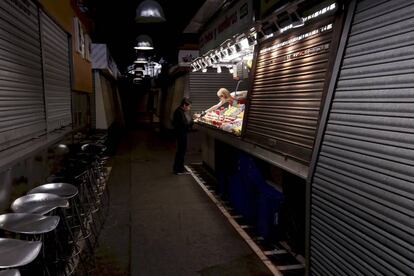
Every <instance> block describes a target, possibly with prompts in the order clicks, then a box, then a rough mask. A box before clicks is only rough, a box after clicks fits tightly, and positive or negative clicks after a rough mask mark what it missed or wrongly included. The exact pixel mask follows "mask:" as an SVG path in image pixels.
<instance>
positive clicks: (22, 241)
mask: <svg viewBox="0 0 414 276" xmlns="http://www.w3.org/2000/svg"><path fill="white" fill-rule="evenodd" d="M56 150H58V151H60V152H61V153H62V152H63V155H64V158H63V159H62V163H63V166H62V169H61V170H60V171H59V172H57V173H55V174H54V175H51V176H50V177H48V179H47V180H46V182H47V183H46V184H43V185H40V186H38V187H35V188H34V189H32V190H30V191H29V192H28V193H27V194H26V195H24V196H22V197H19V198H17V199H16V200H14V201H13V203H12V204H11V206H10V209H11V210H12V213H7V214H2V215H0V229H1V231H2V232H3V233H2V234H3V235H2V236H3V237H2V238H0V276H4V275H13V276H15V275H46V276H51V275H53V276H55V275H91V274H93V270H94V269H95V258H94V251H95V249H96V247H97V245H98V237H99V233H100V231H101V229H102V227H103V225H104V222H105V218H106V215H107V211H108V205H109V193H108V189H107V188H106V179H107V170H106V167H105V165H106V162H107V159H108V157H106V156H105V151H106V147H105V145H104V144H103V143H102V140H98V141H96V140H95V141H94V142H93V143H92V141H89V143H82V144H77V145H63V144H60V145H58V146H57V148H56Z"/></svg>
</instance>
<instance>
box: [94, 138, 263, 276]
mask: <svg viewBox="0 0 414 276" xmlns="http://www.w3.org/2000/svg"><path fill="white" fill-rule="evenodd" d="M173 155H174V144H173V143H171V141H168V140H166V139H160V137H159V135H158V134H156V133H153V132H150V131H135V132H131V133H129V134H128V135H127V137H126V138H125V139H124V141H123V142H122V143H121V144H120V145H119V148H118V151H117V154H116V155H115V156H114V157H113V159H112V165H113V169H112V174H111V177H110V182H109V188H110V193H111V207H110V211H109V217H108V218H107V222H106V225H105V228H104V230H103V232H102V234H101V239H100V247H99V248H98V267H99V269H98V271H96V275H114V276H116V275H134V276H135V275H136V276H146V275H148V276H150V275H151V276H163V275H177V276H186V275H237V276H243V275H255V276H257V275H270V274H269V273H268V271H267V269H266V268H265V266H264V265H263V264H262V263H261V262H260V261H259V259H258V258H257V257H256V255H255V254H254V253H253V252H252V251H251V250H250V248H249V247H248V246H247V245H246V244H245V243H244V241H243V240H242V239H241V238H240V237H239V236H238V234H237V233H236V232H235V231H234V230H233V228H232V227H231V226H230V224H229V223H228V222H227V220H226V219H225V218H224V216H223V215H222V214H221V213H220V211H219V210H218V209H217V208H216V206H214V205H213V204H212V203H211V202H210V200H209V199H208V197H207V196H206V195H205V194H204V193H203V191H202V190H201V188H199V186H198V185H197V184H196V182H195V181H194V179H193V178H192V177H191V176H190V175H180V176H176V175H173V174H172V173H171V166H172V160H173ZM188 159H192V160H197V159H199V153H195V152H193V153H191V152H190V155H189V156H188Z"/></svg>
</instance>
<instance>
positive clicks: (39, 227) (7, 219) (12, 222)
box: [0, 213, 60, 235]
mask: <svg viewBox="0 0 414 276" xmlns="http://www.w3.org/2000/svg"><path fill="white" fill-rule="evenodd" d="M59 220H60V218H59V216H43V215H39V214H31V213H7V214H2V215H0V229H3V230H6V231H9V232H12V233H17V234H26V235H41V234H45V233H48V232H51V231H53V230H55V229H56V227H57V226H58V224H59Z"/></svg>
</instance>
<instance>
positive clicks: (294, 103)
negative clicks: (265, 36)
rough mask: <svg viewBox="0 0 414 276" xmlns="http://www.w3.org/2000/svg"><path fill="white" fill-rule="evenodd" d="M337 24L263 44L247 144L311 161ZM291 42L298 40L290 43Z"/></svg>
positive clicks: (321, 25) (327, 21)
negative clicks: (334, 28)
mask: <svg viewBox="0 0 414 276" xmlns="http://www.w3.org/2000/svg"><path fill="white" fill-rule="evenodd" d="M332 24H333V19H332V18H330V19H325V20H323V21H322V22H319V23H318V24H317V25H313V26H310V27H308V28H306V29H304V30H303V31H301V32H300V33H296V34H294V35H288V36H284V37H282V38H280V39H275V40H273V41H270V42H265V43H264V44H263V45H260V50H259V53H258V59H257V64H256V69H255V73H254V74H255V75H254V80H253V88H252V92H251V95H250V100H249V108H248V110H247V115H246V116H247V118H246V120H247V121H246V124H245V128H246V130H245V133H244V138H245V139H246V140H248V141H251V142H253V143H256V144H259V145H261V146H263V147H266V148H268V149H270V150H272V151H275V152H280V153H282V154H285V155H288V156H291V157H294V158H296V159H298V160H301V161H303V162H304V163H309V161H310V158H311V154H312V149H313V144H314V138H315V135H316V128H317V126H318V118H319V111H320V104H321V100H322V95H323V91H324V87H325V84H326V79H327V73H328V72H327V69H328V60H329V54H330V52H331V47H330V45H331V40H332V33H333V32H332V30H333V27H332V26H333V25H332ZM292 40H293V41H296V42H293V43H288V42H289V41H292ZM334 50H335V49H334Z"/></svg>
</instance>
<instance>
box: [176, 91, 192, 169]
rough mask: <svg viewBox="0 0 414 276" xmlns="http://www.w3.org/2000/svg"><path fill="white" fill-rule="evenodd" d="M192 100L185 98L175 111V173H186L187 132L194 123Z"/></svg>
mask: <svg viewBox="0 0 414 276" xmlns="http://www.w3.org/2000/svg"><path fill="white" fill-rule="evenodd" d="M190 109H191V101H190V99H188V98H183V99H182V100H181V104H180V106H179V107H177V109H176V110H175V111H174V117H173V126H174V130H175V136H176V139H177V151H176V153H175V159H174V165H173V172H174V173H175V174H185V173H186V172H185V169H184V157H185V152H186V151H187V133H188V131H189V129H190V128H191V126H192V124H193V120H192V118H191V114H190Z"/></svg>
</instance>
